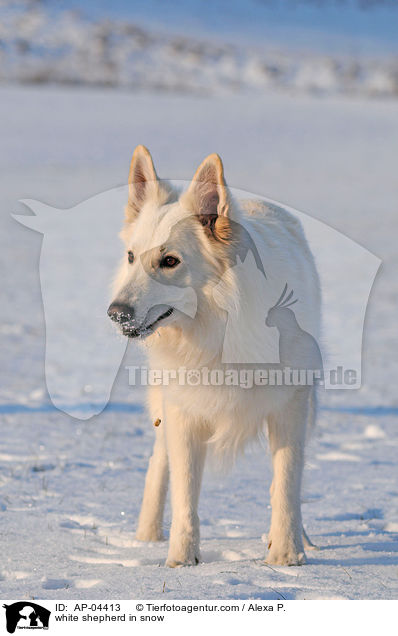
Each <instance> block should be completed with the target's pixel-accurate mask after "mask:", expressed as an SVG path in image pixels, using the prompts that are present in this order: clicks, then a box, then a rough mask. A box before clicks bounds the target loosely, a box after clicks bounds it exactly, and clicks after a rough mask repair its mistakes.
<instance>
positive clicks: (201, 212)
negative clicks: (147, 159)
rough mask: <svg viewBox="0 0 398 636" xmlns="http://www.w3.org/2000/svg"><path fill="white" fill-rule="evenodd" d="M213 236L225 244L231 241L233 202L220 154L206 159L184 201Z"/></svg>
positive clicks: (196, 173)
mask: <svg viewBox="0 0 398 636" xmlns="http://www.w3.org/2000/svg"><path fill="white" fill-rule="evenodd" d="M183 202H184V204H185V205H187V207H188V209H190V210H191V211H192V212H194V213H195V214H196V215H197V216H198V219H199V221H200V223H201V224H202V225H203V227H204V228H205V229H206V231H207V233H208V234H209V235H212V236H214V238H217V239H219V240H221V241H226V240H228V238H229V237H230V224H229V221H228V216H229V212H230V201H229V196H228V191H227V187H226V183H225V179H224V169H223V165H222V161H221V159H220V157H219V156H218V155H217V154H212V155H209V156H208V157H206V159H205V160H204V161H202V163H201V164H200V166H199V168H198V169H197V171H196V172H195V175H194V177H193V179H192V182H191V184H190V186H189V188H188V190H187V192H186V193H185V195H184V197H183Z"/></svg>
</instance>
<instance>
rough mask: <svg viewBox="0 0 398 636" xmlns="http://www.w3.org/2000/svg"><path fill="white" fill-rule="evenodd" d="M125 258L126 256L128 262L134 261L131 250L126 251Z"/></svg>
mask: <svg viewBox="0 0 398 636" xmlns="http://www.w3.org/2000/svg"><path fill="white" fill-rule="evenodd" d="M127 258H128V261H129V263H134V254H133V252H131V251H129V252H127Z"/></svg>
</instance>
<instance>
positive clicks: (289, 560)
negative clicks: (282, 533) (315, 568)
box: [265, 543, 307, 565]
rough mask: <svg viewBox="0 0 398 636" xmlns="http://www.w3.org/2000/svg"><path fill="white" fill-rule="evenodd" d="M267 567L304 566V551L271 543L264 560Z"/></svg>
mask: <svg viewBox="0 0 398 636" xmlns="http://www.w3.org/2000/svg"><path fill="white" fill-rule="evenodd" d="M265 562H266V563H268V565H304V564H305V563H307V558H306V556H305V552H304V550H297V549H296V548H295V547H294V546H289V545H278V544H276V543H271V545H270V550H269V552H268V554H267V558H266V560H265Z"/></svg>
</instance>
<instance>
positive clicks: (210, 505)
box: [0, 87, 398, 599]
mask: <svg viewBox="0 0 398 636" xmlns="http://www.w3.org/2000/svg"><path fill="white" fill-rule="evenodd" d="M0 138H1V146H0V202H1V206H0V209H1V217H0V224H1V234H0V247H1V249H0V259H1V263H2V271H3V272H5V274H4V275H3V280H2V294H3V295H2V304H1V319H0V336H1V365H0V417H1V424H0V426H1V436H0V485H1V491H0V533H1V562H0V598H21V599H22V598H32V597H35V598H39V599H40V598H42V599H43V598H54V599H56V598H96V599H100V598H104V599H105V598H159V597H165V598H181V599H184V598H245V597H248V598H249V597H250V598H263V599H277V598H287V599H290V598H349V599H359V598H373V599H374V598H388V599H392V598H393V599H396V598H397V597H398V483H397V478H398V470H397V451H398V437H397V422H398V420H397V414H398V404H397V398H396V392H395V381H396V377H397V364H398V363H397V359H398V358H397V344H396V325H395V322H394V316H395V308H396V298H397V276H396V266H397V253H396V232H397V225H398V217H397V195H398V187H397V180H396V148H397V143H398V114H397V109H396V105H395V103H394V102H393V101H389V100H386V101H383V100H367V99H362V98H350V99H348V98H341V97H339V98H337V97H336V98H332V97H329V98H327V99H322V98H316V97H311V96H304V95H302V96H295V97H293V96H291V95H288V94H284V95H283V94H274V93H272V92H270V93H268V94H266V95H261V96H256V97H253V96H251V97H250V96H245V95H236V96H231V95H229V96H218V97H211V98H210V97H202V98H193V97H189V96H173V95H155V94H153V95H133V94H128V93H117V92H112V91H105V90H101V91H100V90H91V91H90V90H87V89H55V88H41V89H39V88H32V87H30V88H22V87H21V88H17V87H14V88H11V87H8V88H6V87H2V88H1V89H0ZM138 143H145V144H146V145H147V146H148V147H149V148H150V150H151V152H152V153H153V156H154V159H155V163H156V166H157V169H158V172H159V174H160V175H161V176H162V177H165V178H175V179H189V178H190V177H191V176H192V175H193V173H194V171H195V168H196V167H197V165H198V164H199V162H200V161H201V160H202V159H203V157H204V156H205V155H206V154H208V153H210V152H213V151H216V152H219V154H220V155H221V156H222V157H223V159H224V163H225V171H226V175H227V178H228V181H229V183H230V184H231V185H233V186H235V187H240V188H244V189H247V190H249V191H252V192H258V193H259V194H262V195H265V196H268V197H270V198H273V199H276V200H279V201H283V202H285V203H288V204H290V205H292V206H294V207H296V208H298V209H301V210H303V211H305V212H307V213H308V214H311V215H313V216H315V217H316V218H319V219H321V220H323V221H325V222H326V223H328V224H330V225H332V226H333V227H335V228H336V229H338V230H340V231H341V232H343V233H345V234H347V236H349V237H350V238H352V239H353V240H355V241H357V242H358V243H360V244H361V245H363V246H364V247H366V248H367V249H369V250H370V251H371V252H373V253H374V254H376V255H377V256H379V257H380V258H382V260H383V266H382V269H381V271H380V272H379V274H378V276H377V279H376V283H375V286H374V288H373V291H372V294H371V298H370V304H369V308H368V312H367V319H366V330H365V335H364V356H363V378H364V382H363V387H362V389H361V390H359V391H339V392H336V391H329V392H327V393H325V394H324V395H322V396H321V401H322V410H321V411H320V417H319V423H318V426H317V429H316V431H315V433H314V436H313V440H312V443H311V445H310V448H309V451H308V457H307V469H306V478H305V488H304V493H303V501H304V506H303V514H304V519H305V523H306V526H307V530H308V533H309V534H310V536H311V538H312V539H313V540H314V541H315V542H316V543H317V544H318V545H319V546H320V548H321V549H320V550H319V551H316V552H309V553H308V557H309V564H308V565H307V566H305V567H301V568H295V567H293V568H270V567H268V566H266V565H265V564H264V562H263V558H264V554H265V550H266V545H265V543H264V540H263V541H262V539H261V537H262V536H263V535H264V534H265V533H266V532H267V529H268V525H269V521H270V508H269V497H268V487H269V483H270V466H269V463H270V462H269V454H268V451H267V449H266V447H265V448H264V449H255V450H252V451H249V452H248V455H247V457H246V458H243V459H241V460H239V462H238V464H237V465H236V467H235V468H234V469H233V470H232V471H231V473H230V474H229V475H227V476H219V475H217V474H215V473H210V472H208V473H207V474H206V478H205V483H204V488H203V493H202V498H201V504H200V516H201V520H202V553H203V561H204V562H203V563H202V564H200V565H199V566H198V567H196V568H184V569H178V570H169V569H166V568H165V567H164V561H165V558H166V552H167V544H166V543H160V544H152V545H144V544H141V543H138V542H136V541H135V540H134V529H135V525H136V521H137V515H138V511H139V505H140V498H141V493H142V488H143V483H144V476H145V469H146V464H147V460H148V457H149V454H150V450H151V443H152V440H153V427H152V425H151V423H150V422H149V421H148V419H147V417H146V415H145V412H144V393H143V391H142V390H141V389H137V388H136V389H132V388H131V387H128V384H127V372H126V370H125V368H124V367H125V365H126V364H128V363H129V356H130V353H129V352H128V353H127V354H126V357H125V360H124V362H123V364H122V366H121V369H120V372H119V374H118V377H117V380H116V383H115V386H114V389H113V393H112V400H111V404H110V406H109V408H108V409H107V410H105V411H104V412H103V413H102V414H101V415H99V416H98V417H95V418H92V419H91V420H88V421H78V420H76V419H73V418H72V417H69V416H67V415H65V414H62V413H60V412H57V411H55V410H54V409H51V406H50V405H49V402H48V398H47V393H46V387H45V381H44V345H45V328H44V319H43V309H42V301H41V295H40V286H39V267H38V263H39V253H40V245H41V238H40V235H39V234H36V233H34V232H31V231H29V230H27V229H26V228H23V227H21V226H20V225H18V224H17V223H15V221H13V220H12V219H11V218H10V213H11V212H17V211H20V212H21V211H22V210H23V211H26V210H25V209H23V208H21V207H20V206H18V204H17V203H16V202H17V200H18V199H21V198H34V199H39V200H43V201H46V202H48V203H50V204H52V205H55V206H57V207H68V206H71V205H74V204H76V203H77V202H79V201H81V200H82V199H84V198H86V197H88V196H90V195H92V194H95V193H97V192H100V191H103V190H105V189H107V188H111V187H114V186H116V185H119V184H123V183H124V182H125V179H126V174H127V170H128V165H129V161H130V157H131V152H132V150H133V148H134V147H135V145H136V144H138ZM336 259H338V254H336ZM84 284H85V283H84ZM347 293H351V294H353V295H355V289H350V290H347ZM336 311H338V307H336ZM129 405H130V406H129ZM129 411H130V412H129ZM169 522H170V513H169V511H167V515H166V529H168V527H169Z"/></svg>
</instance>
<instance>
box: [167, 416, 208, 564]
mask: <svg viewBox="0 0 398 636" xmlns="http://www.w3.org/2000/svg"><path fill="white" fill-rule="evenodd" d="M166 439H167V451H168V456H169V465H170V483H171V507H172V523H171V530H170V545H169V554H168V557H167V561H166V565H168V566H169V567H177V566H179V565H196V564H197V563H199V560H200V550H199V517H198V502H199V494H200V486H201V481H202V474H203V466H204V460H205V454H206V450H205V444H204V442H203V440H202V439H201V438H200V434H199V430H198V428H196V427H195V425H194V424H193V423H192V422H191V421H189V419H187V418H186V417H184V416H183V414H182V413H181V412H180V410H179V409H178V408H177V407H174V406H168V407H167V408H166Z"/></svg>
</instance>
